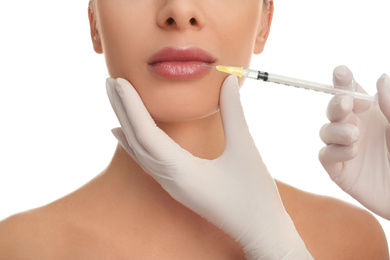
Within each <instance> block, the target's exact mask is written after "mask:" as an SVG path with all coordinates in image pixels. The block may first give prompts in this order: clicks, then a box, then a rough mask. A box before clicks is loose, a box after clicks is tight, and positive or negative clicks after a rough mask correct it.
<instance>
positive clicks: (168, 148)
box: [116, 78, 191, 161]
mask: <svg viewBox="0 0 390 260" xmlns="http://www.w3.org/2000/svg"><path fill="white" fill-rule="evenodd" d="M116 82H117V85H116V90H117V93H118V95H119V96H120V98H121V100H122V104H123V107H124V109H125V111H126V114H127V118H128V119H129V121H130V125H131V126H132V128H133V130H134V136H135V138H136V140H137V142H138V143H139V144H140V145H141V146H142V147H143V149H145V151H146V152H147V153H148V154H149V155H150V156H152V157H153V158H154V159H156V160H159V161H165V160H170V158H171V157H172V155H173V154H176V155H179V154H180V155H183V156H184V155H186V156H191V155H190V153H188V152H187V151H186V150H184V149H183V148H181V147H180V146H179V145H178V144H177V143H175V142H174V141H173V140H172V139H171V138H170V137H169V136H168V135H167V134H166V133H165V132H164V131H162V130H161V129H160V128H158V127H157V126H156V123H155V122H154V120H153V118H152V117H151V115H150V114H149V112H148V110H147V109H146V107H145V105H144V103H143V102H142V100H141V97H140V96H139V95H138V93H137V91H136V90H135V89H134V87H133V86H132V85H131V84H130V82H128V81H127V80H125V79H121V78H118V79H117V80H116ZM125 132H126V131H125ZM129 141H130V140H129ZM130 142H131V141H130ZM131 143H132V142H131ZM133 148H134V149H137V147H133ZM170 156H171V157H170ZM173 157H176V156H174V155H173Z"/></svg>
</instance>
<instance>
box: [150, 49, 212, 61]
mask: <svg viewBox="0 0 390 260" xmlns="http://www.w3.org/2000/svg"><path fill="white" fill-rule="evenodd" d="M175 61H176V62H180V61H181V62H185V61H199V62H204V63H214V62H215V61H216V58H215V57H214V56H213V55H212V54H210V53H208V52H207V51H205V50H203V49H200V48H197V47H189V48H178V47H165V48H163V49H161V50H159V51H158V52H156V53H155V54H153V56H152V57H150V59H149V60H148V64H150V65H153V64H156V63H161V62H175Z"/></svg>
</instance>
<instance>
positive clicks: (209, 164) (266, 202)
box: [107, 76, 312, 259]
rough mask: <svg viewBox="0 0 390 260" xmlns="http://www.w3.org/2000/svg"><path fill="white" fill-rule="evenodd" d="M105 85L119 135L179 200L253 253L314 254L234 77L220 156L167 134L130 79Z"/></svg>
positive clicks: (225, 92) (226, 94) (227, 89)
mask: <svg viewBox="0 0 390 260" xmlns="http://www.w3.org/2000/svg"><path fill="white" fill-rule="evenodd" d="M107 90H108V95H109V98H110V101H111V104H112V107H113V108H114V110H115V112H116V115H117V117H118V119H119V121H120V123H121V126H122V129H123V131H122V130H121V129H116V130H113V133H114V135H115V136H116V138H117V139H118V140H119V142H120V143H121V144H122V146H123V147H124V148H125V149H126V151H127V152H128V153H129V154H130V155H131V156H132V157H133V158H134V160H135V161H137V163H138V164H139V165H140V166H141V167H142V168H143V169H144V170H145V171H146V172H147V173H148V174H150V175H151V176H152V177H153V178H154V179H155V180H156V181H157V182H159V183H160V184H161V186H162V187H163V188H164V189H165V190H166V191H167V192H168V193H169V194H170V195H171V196H172V197H173V198H174V199H176V200H177V201H179V202H180V203H182V204H183V205H185V206H186V207H188V208H189V209H191V210H192V211H194V212H196V213H197V214H199V215H200V216H202V217H204V218H205V219H207V220H208V221H210V222H211V223H213V224H214V225H215V226H217V227H218V228H220V229H221V230H223V231H225V232H226V233H228V234H229V235H230V236H232V237H233V238H235V239H236V241H238V242H239V243H240V244H241V246H242V247H243V249H244V251H245V254H246V256H247V258H248V259H312V257H311V255H310V254H309V253H308V251H307V249H306V247H305V245H304V243H303V241H302V239H301V238H300V237H299V234H298V233H297V231H296V229H295V227H294V224H293V222H292V220H291V218H290V217H289V215H288V214H287V212H286V211H285V209H284V206H283V204H282V202H281V199H280V196H279V193H278V190H277V187H276V185H275V182H274V180H273V178H272V177H271V175H270V174H269V173H268V170H267V168H266V166H265V165H264V163H263V161H262V159H261V157H260V154H259V152H258V151H257V148H256V146H255V144H254V142H253V140H252V137H251V135H250V133H249V131H248V127H247V124H246V121H245V118H244V114H243V110H242V107H241V103H240V98H239V87H238V82H237V78H236V77H235V76H230V77H228V78H227V80H226V81H225V82H224V84H223V87H222V90H221V96H220V111H221V115H222V119H223V124H224V125H223V127H224V131H225V135H226V136H225V138H226V147H225V151H224V153H223V154H222V155H221V156H220V157H219V158H217V159H215V160H206V159H201V158H197V157H194V156H193V155H191V154H190V153H189V152H187V151H186V150H184V149H182V148H181V147H180V146H179V145H178V144H176V143H175V142H174V141H173V140H172V139H171V138H169V137H168V136H167V135H166V134H165V133H164V132H163V131H162V130H161V129H159V128H158V127H157V126H156V125H155V122H154V121H153V119H152V118H151V116H150V115H149V113H148V111H147V110H146V108H145V106H144V104H143V103H142V101H141V99H140V97H139V96H138V94H137V92H136V91H135V89H134V88H133V86H132V85H131V84H130V83H129V82H127V81H126V80H124V79H117V80H114V79H108V80H107Z"/></svg>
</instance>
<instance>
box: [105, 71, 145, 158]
mask: <svg viewBox="0 0 390 260" xmlns="http://www.w3.org/2000/svg"><path fill="white" fill-rule="evenodd" d="M116 85H117V82H116V80H115V79H112V78H108V79H107V81H106V88H107V95H108V98H109V100H110V103H111V106H112V108H113V109H114V112H115V114H116V116H117V118H118V120H119V122H120V124H121V126H122V128H123V129H124V131H125V132H126V135H127V137H126V140H127V141H128V142H130V143H132V146H133V147H134V148H135V149H136V150H137V151H139V152H141V151H143V150H144V149H143V147H142V146H141V145H140V144H139V143H138V141H137V138H136V137H135V134H134V130H133V126H132V125H131V123H130V120H129V118H128V116H127V114H126V110H125V108H124V106H123V103H122V100H121V98H120V97H119V95H118V93H117V91H116ZM133 151H134V150H133Z"/></svg>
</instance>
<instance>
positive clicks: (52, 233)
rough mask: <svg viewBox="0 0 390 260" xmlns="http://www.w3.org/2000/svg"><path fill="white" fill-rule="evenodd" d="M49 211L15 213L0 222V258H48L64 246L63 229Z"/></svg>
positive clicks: (40, 209)
mask: <svg viewBox="0 0 390 260" xmlns="http://www.w3.org/2000/svg"><path fill="white" fill-rule="evenodd" d="M56 223H62V224H60V225H63V222H62V221H59V219H58V218H57V219H56V217H55V216H53V214H48V212H47V209H46V208H39V209H34V210H30V211H26V212H22V213H18V214H15V215H13V216H11V217H9V218H7V219H4V220H2V221H1V222H0V259H49V258H51V257H52V256H54V255H55V253H56V251H58V249H59V247H63V246H64V245H66V244H64V236H62V235H61V234H60V233H61V232H60V230H64V227H62V226H59V225H58V224H56Z"/></svg>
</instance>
